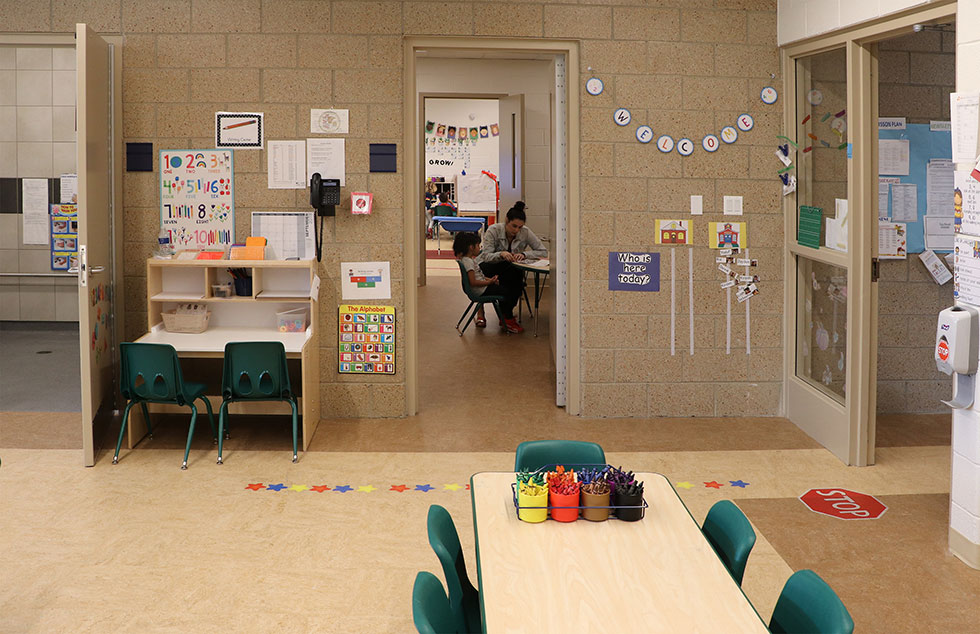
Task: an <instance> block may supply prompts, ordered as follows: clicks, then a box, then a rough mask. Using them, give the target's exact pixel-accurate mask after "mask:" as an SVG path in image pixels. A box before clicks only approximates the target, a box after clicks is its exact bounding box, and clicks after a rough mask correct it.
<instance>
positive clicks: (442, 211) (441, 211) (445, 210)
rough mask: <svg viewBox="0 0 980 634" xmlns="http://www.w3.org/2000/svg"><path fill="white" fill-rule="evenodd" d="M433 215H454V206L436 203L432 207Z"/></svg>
mask: <svg viewBox="0 0 980 634" xmlns="http://www.w3.org/2000/svg"><path fill="white" fill-rule="evenodd" d="M432 215H433V216H455V215H456V208H455V207H453V206H452V205H436V206H435V207H433V208H432Z"/></svg>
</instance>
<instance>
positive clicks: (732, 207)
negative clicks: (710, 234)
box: [723, 196, 742, 216]
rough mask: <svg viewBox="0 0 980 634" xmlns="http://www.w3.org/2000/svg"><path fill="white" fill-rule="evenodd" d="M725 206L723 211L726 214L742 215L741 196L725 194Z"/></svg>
mask: <svg viewBox="0 0 980 634" xmlns="http://www.w3.org/2000/svg"><path fill="white" fill-rule="evenodd" d="M724 203H725V207H724V209H723V212H724V214H725V215H726V216H741V215H742V197H741V196H725V197H724Z"/></svg>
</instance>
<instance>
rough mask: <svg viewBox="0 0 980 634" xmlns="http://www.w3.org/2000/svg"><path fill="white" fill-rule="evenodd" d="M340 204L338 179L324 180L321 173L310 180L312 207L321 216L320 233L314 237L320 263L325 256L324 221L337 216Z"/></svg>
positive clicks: (317, 173)
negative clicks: (337, 206)
mask: <svg viewBox="0 0 980 634" xmlns="http://www.w3.org/2000/svg"><path fill="white" fill-rule="evenodd" d="M339 204H340V180H338V179H336V178H322V177H321V176H320V173H319V172H316V173H314V174H313V176H312V177H311V178H310V206H312V207H313V208H314V209H316V215H318V216H320V231H319V233H318V234H316V235H314V237H315V238H316V261H317V262H319V261H320V258H321V256H322V254H323V219H324V217H326V216H335V215H337V211H336V209H335V207H336V205H339Z"/></svg>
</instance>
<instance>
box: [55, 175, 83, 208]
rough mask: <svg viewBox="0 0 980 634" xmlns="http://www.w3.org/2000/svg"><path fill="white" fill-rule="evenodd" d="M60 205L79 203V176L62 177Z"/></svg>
mask: <svg viewBox="0 0 980 634" xmlns="http://www.w3.org/2000/svg"><path fill="white" fill-rule="evenodd" d="M58 202H60V203H68V204H74V203H77V202H78V174H62V175H61V198H60V199H59V200H58Z"/></svg>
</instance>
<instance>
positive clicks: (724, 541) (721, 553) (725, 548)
mask: <svg viewBox="0 0 980 634" xmlns="http://www.w3.org/2000/svg"><path fill="white" fill-rule="evenodd" d="M701 532H702V533H704V536H705V538H706V539H707V540H708V543H709V544H711V547H712V548H714V549H715V552H716V553H718V557H719V558H720V559H721V561H722V563H724V564H725V567H726V568H728V572H730V573H731V574H732V578H733V579H735V583H737V584H738V585H739V586H741V585H742V577H743V576H744V575H745V563H746V562H747V561H748V559H749V553H751V552H752V547H753V546H755V531H754V530H752V524H750V523H749V520H748V518H747V517H745V514H744V513H742V511H741V510H740V509H739V508H738V507H737V506H735V505H734V504H732V502H731V501H729V500H721V501H719V502H715V505H714V506H712V507H711V510H709V511H708V516H707V517H705V518H704V525H703V526H702V527H701Z"/></svg>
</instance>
